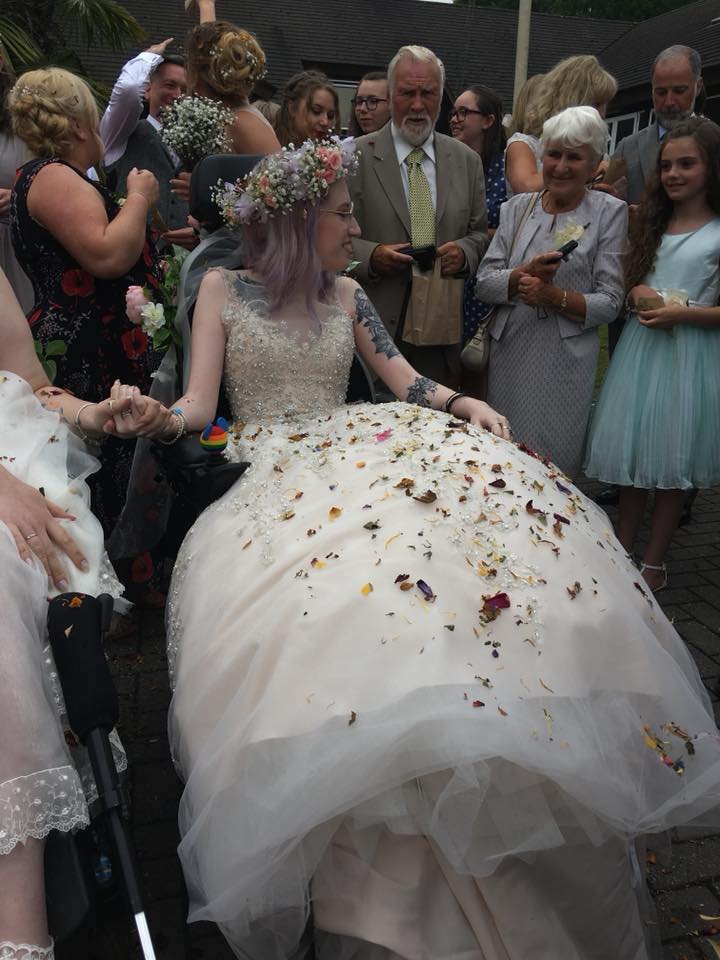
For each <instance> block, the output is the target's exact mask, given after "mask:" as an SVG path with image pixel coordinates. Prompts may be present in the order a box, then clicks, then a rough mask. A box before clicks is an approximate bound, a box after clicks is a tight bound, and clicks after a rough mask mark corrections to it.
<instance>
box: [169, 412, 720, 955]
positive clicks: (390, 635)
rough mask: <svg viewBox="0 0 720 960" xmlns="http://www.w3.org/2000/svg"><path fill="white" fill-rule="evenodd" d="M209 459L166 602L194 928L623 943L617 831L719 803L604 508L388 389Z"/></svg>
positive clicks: (635, 930)
mask: <svg viewBox="0 0 720 960" xmlns="http://www.w3.org/2000/svg"><path fill="white" fill-rule="evenodd" d="M234 453H235V455H237V456H240V457H242V458H243V459H247V460H250V461H251V462H252V463H253V467H252V469H251V470H250V471H249V472H248V473H247V474H246V475H245V477H244V478H243V479H242V480H240V481H239V483H238V484H236V486H235V487H234V488H233V489H232V490H231V491H230V492H229V493H228V494H227V495H226V497H225V498H223V500H222V501H220V502H219V503H218V504H216V505H214V507H212V508H211V509H210V510H208V511H207V512H206V513H205V514H204V515H203V516H202V517H201V518H200V520H199V521H198V522H197V524H196V525H195V527H194V528H193V530H192V531H191V532H190V534H189V536H188V538H187V540H186V542H185V545H184V547H183V549H182V551H181V554H180V557H179V558H178V563H177V566H176V572H175V577H174V582H173V587H172V591H171V603H170V613H169V644H170V646H169V654H170V663H171V669H172V675H173V679H174V683H175V693H174V698H173V702H172V707H171V715H170V736H171V746H172V750H173V752H174V756H175V758H176V761H177V764H178V767H179V770H180V772H181V774H182V775H183V777H184V778H185V780H186V788H185V792H184V795H183V798H182V803H181V809H180V827H181V833H182V842H181V845H180V856H181V859H182V863H183V868H184V871H185V876H186V880H187V884H188V889H189V892H190V899H191V910H190V920H214V921H215V922H217V923H219V924H220V925H221V927H222V929H223V931H224V932H225V934H226V936H227V938H228V940H229V942H230V943H231V945H232V946H233V948H234V949H235V950H236V952H237V954H238V956H247V955H249V956H251V957H254V958H257V960H280V958H286V957H291V956H293V952H294V951H295V950H296V949H297V945H298V943H299V941H300V938H301V935H302V932H303V929H304V927H305V924H306V921H307V919H308V916H309V912H310V909H311V907H312V906H313V904H314V914H315V925H316V928H318V933H317V938H316V939H317V944H318V951H319V955H320V956H321V957H328V958H330V957H332V958H338V957H345V956H347V957H348V958H349V957H353V956H357V957H358V958H361V957H362V958H365V957H366V956H367V957H368V958H375V957H378V958H379V957H383V958H390V957H396V956H397V957H402V958H408V960H422V958H433V960H439V958H443V960H450V958H452V960H470V958H473V960H506V958H507V957H511V958H512V960H518V958H522V960H525V958H527V960H530V958H531V957H532V958H533V960H538V958H541V960H558V958H560V957H562V958H563V960H576V958H577V960H590V958H592V960H607V958H609V957H613V958H614V960H640V958H644V957H646V956H647V952H646V946H645V943H644V938H643V930H642V924H641V922H640V919H639V917H640V912H639V908H638V902H637V894H639V892H640V888H641V880H640V874H641V872H640V870H639V869H638V868H637V862H636V860H635V853H634V840H635V838H637V837H640V836H642V835H644V834H647V833H653V832H655V831H661V830H665V829H667V828H668V827H671V826H673V825H676V824H681V823H687V822H690V821H693V820H696V821H699V820H703V819H705V820H707V821H712V822H717V819H718V814H717V805H718V803H719V802H720V740H719V739H718V734H717V730H716V728H715V724H714V721H713V716H712V711H711V709H710V704H709V701H708V697H707V694H706V692H705V690H704V688H703V685H702V683H701V681H700V678H699V675H698V672H697V670H696V668H695V665H694V663H693V661H692V659H691V658H690V656H689V654H688V652H687V650H686V649H685V647H684V645H683V643H682V640H681V639H680V638H679V636H678V634H677V633H676V632H675V630H674V629H673V627H672V625H671V624H670V623H669V622H668V620H667V619H666V618H665V616H664V615H663V613H662V611H661V610H660V608H659V607H658V606H657V604H656V603H655V601H654V599H653V598H652V596H651V595H650V594H649V593H648V592H647V591H646V590H645V588H644V587H643V584H642V582H641V580H640V579H639V577H638V573H637V570H636V569H635V568H634V567H633V565H632V564H631V562H630V561H629V560H628V559H627V558H626V557H625V556H624V554H623V551H622V549H621V548H620V545H619V544H618V543H617V541H616V540H615V538H614V536H613V534H612V532H611V529H610V526H609V523H608V521H607V518H606V516H605V515H604V514H603V513H602V512H601V511H599V510H598V509H597V508H596V507H595V506H594V505H593V504H592V503H591V502H589V501H588V500H586V499H585V498H584V497H583V496H582V495H581V494H580V493H579V492H578V491H577V490H576V489H575V488H573V487H571V486H570V485H569V483H568V482H567V480H566V479H565V478H564V477H562V475H560V474H559V473H558V472H557V470H555V469H553V468H552V467H547V466H544V465H543V464H542V463H540V462H539V461H538V460H537V459H535V458H533V457H532V456H530V455H528V454H527V453H524V452H522V451H520V450H519V449H518V448H516V447H515V446H513V445H512V444H510V443H506V442H504V441H500V440H497V439H495V438H492V437H490V436H489V435H487V434H486V433H484V432H482V431H480V430H476V429H474V428H466V427H463V428H461V429H459V428H458V425H455V426H452V425H451V422H450V421H449V419H448V418H447V417H445V416H443V415H442V414H437V413H433V412H432V411H427V410H420V409H418V408H414V407H408V406H405V405H403V404H388V405H383V406H377V407H373V406H362V405H361V406H359V407H354V408H350V409H342V410H339V411H337V412H336V413H335V414H333V415H332V416H330V417H329V418H322V419H320V418H319V419H317V420H310V421H305V422H301V423H293V424H278V423H276V424H272V425H268V424H265V425H262V429H260V428H259V427H258V426H257V425H252V426H247V427H246V428H245V429H244V430H243V431H242V433H241V434H240V436H239V438H238V440H237V443H236V446H235V450H234ZM593 877H595V881H596V882H595V887H596V896H595V898H594V900H592V902H588V890H589V888H590V887H592V883H591V879H592V878H593ZM439 890H444V894H443V895H442V896H441V895H440V893H439V892H438V891H439ZM470 900H474V906H472V905H471V904H470ZM441 902H443V903H446V904H451V903H452V904H454V907H453V909H452V910H450V908H449V907H448V910H447V911H444V912H443V916H445V917H446V918H447V922H446V923H445V925H444V926H443V925H442V924H441V925H440V926H438V924H437V923H435V922H434V921H433V920H432V918H433V917H437V912H434V911H433V903H441ZM458 904H460V906H458ZM463 904H464V906H463ZM453 911H454V912H453ZM458 911H459V913H458ZM441 912H442V911H441ZM544 914H547V915H548V919H547V920H546V921H545V920H543V919H542V915H544ZM455 915H458V916H460V915H461V916H462V922H461V921H460V919H458V924H460V926H458V925H457V924H456V923H455V921H454V920H453V917H454V916H455ZM542 923H545V924H546V925H545V926H544V927H542V930H543V931H544V933H542V932H540V931H539V930H538V929H537V924H542ZM463 924H464V926H463ZM390 927H392V929H390ZM431 929H433V930H435V933H434V934H433V935H432V936H433V937H434V939H432V938H431V934H430V932H429V931H430V930H431ZM423 930H424V931H428V932H427V933H426V935H423V936H421V935H420V933H419V931H423ZM378 931H382V933H379V932H378ZM412 931H415V932H414V933H412V935H411V932H412ZM430 944H432V946H430ZM353 951H355V952H353ZM368 951H370V952H368ZM373 951H375V952H373ZM503 951H504V952H503Z"/></svg>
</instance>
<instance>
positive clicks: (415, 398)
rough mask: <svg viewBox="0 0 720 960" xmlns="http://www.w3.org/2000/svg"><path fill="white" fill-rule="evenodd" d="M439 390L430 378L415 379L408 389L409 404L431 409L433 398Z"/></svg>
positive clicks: (407, 399) (407, 398)
mask: <svg viewBox="0 0 720 960" xmlns="http://www.w3.org/2000/svg"><path fill="white" fill-rule="evenodd" d="M437 388H438V385H437V384H436V383H435V381H434V380H431V379H430V378H429V377H415V379H414V380H413V382H412V383H411V384H410V386H409V387H408V392H407V397H406V398H405V399H406V401H407V402H408V403H416V404H417V405H418V406H419V407H431V406H432V398H433V396H434V394H435V392H436V390H437Z"/></svg>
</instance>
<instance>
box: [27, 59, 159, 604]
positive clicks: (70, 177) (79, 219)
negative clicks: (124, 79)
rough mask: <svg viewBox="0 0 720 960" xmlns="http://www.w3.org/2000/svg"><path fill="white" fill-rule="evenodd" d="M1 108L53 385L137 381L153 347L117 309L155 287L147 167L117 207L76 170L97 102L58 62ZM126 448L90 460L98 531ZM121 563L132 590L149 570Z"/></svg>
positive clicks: (122, 488) (95, 158)
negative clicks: (24, 151)
mask: <svg viewBox="0 0 720 960" xmlns="http://www.w3.org/2000/svg"><path fill="white" fill-rule="evenodd" d="M10 110H11V113H12V117H13V125H14V129H15V131H16V133H17V134H18V136H20V137H21V139H22V140H24V141H25V143H26V144H27V145H28V147H29V148H30V150H31V151H32V153H33V154H35V156H36V159H33V160H31V161H29V162H28V163H26V164H25V165H24V166H23V167H21V169H20V171H19V173H18V177H17V180H16V182H15V186H14V189H13V195H12V201H11V223H12V237H13V245H14V247H15V251H16V254H17V257H18V260H19V262H20V263H21V265H22V266H23V268H24V270H25V271H26V273H27V274H28V276H29V277H30V278H31V279H32V282H33V286H34V289H35V304H34V306H33V308H32V310H31V311H30V313H29V316H28V320H29V322H30V326H31V329H32V333H33V337H34V338H35V342H36V349H37V350H38V353H39V355H40V357H41V359H42V360H44V361H45V364H46V369H48V370H49V372H51V373H53V372H54V381H55V383H56V384H57V385H58V386H60V387H63V388H64V389H66V390H68V391H70V392H72V393H74V394H75V395H77V396H82V397H84V398H85V399H87V400H95V401H97V400H101V399H102V398H103V397H105V396H107V395H108V394H109V392H110V389H111V387H112V385H113V383H114V381H115V380H116V379H119V380H122V381H124V380H128V379H129V380H131V381H132V382H133V383H136V384H138V386H139V387H140V388H141V389H142V390H143V391H147V390H149V387H150V379H151V374H152V372H153V371H154V370H155V369H156V368H157V366H158V364H159V360H160V356H159V355H158V354H157V353H156V352H155V351H154V350H153V348H152V344H151V342H150V340H149V338H148V336H147V334H146V333H145V332H144V331H143V330H142V329H141V328H140V327H137V326H134V325H133V324H132V323H131V322H130V320H129V319H128V318H127V316H126V313H125V293H126V290H127V288H128V287H129V286H130V285H133V284H137V285H139V286H150V287H153V288H155V287H157V286H158V261H157V256H156V252H155V249H154V247H153V244H152V242H151V240H150V238H149V235H148V234H147V229H146V217H147V212H148V208H149V207H151V206H152V204H154V202H155V201H156V199H157V190H158V188H157V182H156V180H155V177H154V176H153V175H152V174H151V173H150V172H149V171H147V170H135V171H131V173H130V174H129V176H128V193H127V198H126V200H125V202H124V204H123V205H122V206H120V204H119V203H118V201H117V200H116V199H115V198H113V197H112V196H111V195H110V193H109V192H108V191H107V190H106V189H105V188H104V187H102V186H100V185H99V184H97V183H94V182H93V181H91V180H89V179H88V178H87V177H86V176H85V172H84V171H85V170H87V169H88V168H89V167H91V166H93V165H96V164H98V163H100V161H101V160H102V143H101V141H100V139H99V137H98V132H97V128H98V115H97V108H96V106H95V101H94V100H93V97H92V93H91V91H90V89H89V88H88V87H87V85H86V84H85V83H84V82H83V81H82V80H80V79H78V78H77V77H75V76H73V75H72V74H70V73H68V72H67V71H64V70H60V69H56V68H52V69H48V70H36V71H32V72H30V73H26V74H24V75H23V76H21V77H20V79H19V80H18V81H17V83H16V85H15V87H14V88H13V90H12V92H11V95H10ZM133 452H134V444H133V443H126V442H122V441H120V440H118V439H117V438H114V437H112V438H108V439H107V440H106V441H105V442H104V444H103V448H102V470H101V471H100V473H99V474H97V475H96V476H95V477H94V478H93V480H92V481H91V486H92V494H93V511H94V512H95V514H96V516H98V518H99V519H100V521H101V522H102V525H103V528H104V531H105V536H106V537H108V536H109V535H110V533H111V532H112V530H113V527H114V526H115V523H116V521H117V518H118V516H119V514H120V511H121V509H122V506H123V504H124V501H125V495H126V490H127V484H128V478H129V475H130V467H131V464H132V458H133ZM93 481H94V482H93ZM114 559H117V558H114ZM121 566H124V567H125V569H124V570H123V571H122V575H123V579H125V580H126V581H128V582H134V583H135V584H137V585H138V589H141V587H140V586H139V585H141V584H147V583H148V582H149V581H150V580H151V577H152V572H153V563H152V559H151V557H150V554H149V553H145V552H143V554H142V555H141V556H140V557H135V558H133V559H132V560H130V561H127V562H126V563H125V564H121Z"/></svg>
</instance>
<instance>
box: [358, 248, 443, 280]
mask: <svg viewBox="0 0 720 960" xmlns="http://www.w3.org/2000/svg"><path fill="white" fill-rule="evenodd" d="M407 246H408V244H407V243H379V244H378V245H377V246H376V247H375V249H374V250H373V252H372V254H371V255H370V269H371V270H372V271H373V273H379V274H388V273H402V271H403V270H406V269H407V268H408V267H409V266H410V264H411V263H412V262H413V258H412V257H411V256H408V254H407V253H400V250H401V249H402V248H403V247H407ZM439 252H440V251H438V253H439Z"/></svg>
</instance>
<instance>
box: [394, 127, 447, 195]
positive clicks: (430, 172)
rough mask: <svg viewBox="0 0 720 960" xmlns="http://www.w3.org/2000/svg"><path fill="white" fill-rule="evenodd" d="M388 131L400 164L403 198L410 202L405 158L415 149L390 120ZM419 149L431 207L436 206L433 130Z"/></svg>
mask: <svg viewBox="0 0 720 960" xmlns="http://www.w3.org/2000/svg"><path fill="white" fill-rule="evenodd" d="M390 131H391V133H392V138H393V144H394V145H395V154H396V156H397V161H398V163H399V164H400V177H401V179H402V185H403V190H404V191H405V199H406V200H407V201H408V204H409V203H410V181H409V179H408V167H407V164H406V163H405V158H406V157H407V156H408V155H409V154H410V153H412V151H413V150H414V149H415V147H413V146H412V145H411V144H409V143H408V142H407V140H405V139H404V137H403V136H402V134H401V133H400V131H399V130H398V128H397V127H396V126H395V124H394V123H393V122H392V121H391V123H390ZM420 149H421V150H422V151H423V153H424V154H425V156H424V157H423V162H422V164H421V166H422V169H423V173H424V174H425V176H426V177H427V180H428V183H429V184H430V196H431V197H432V202H433V208H436V207H437V166H436V164H435V131H434V130H433V132H432V133H431V134H430V136H429V137H428V138H427V140H426V141H425V143H421V144H420Z"/></svg>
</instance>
